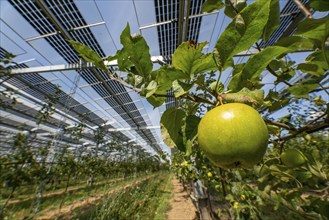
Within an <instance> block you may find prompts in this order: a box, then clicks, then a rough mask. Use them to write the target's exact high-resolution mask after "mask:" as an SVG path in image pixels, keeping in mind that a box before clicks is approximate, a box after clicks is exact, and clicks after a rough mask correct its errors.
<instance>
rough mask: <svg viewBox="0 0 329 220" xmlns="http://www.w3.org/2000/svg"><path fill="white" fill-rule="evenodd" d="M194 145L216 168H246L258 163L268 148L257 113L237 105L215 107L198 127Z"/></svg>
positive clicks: (239, 104)
mask: <svg viewBox="0 0 329 220" xmlns="http://www.w3.org/2000/svg"><path fill="white" fill-rule="evenodd" d="M198 142H199V146H200V148H201V149H202V150H203V152H204V153H205V155H206V156H207V158H208V159H209V160H210V161H211V162H212V163H213V164H215V165H216V166H218V167H221V168H224V169H230V168H238V167H242V168H250V167H252V166H253V165H255V164H257V163H258V162H260V161H261V160H262V158H263V156H264V154H265V152H266V149H267V144H268V130H267V126H266V124H265V122H264V121H263V119H262V117H261V116H260V115H259V113H258V112H257V111H256V110H255V109H253V108H252V107H250V106H248V105H246V104H241V103H230V104H224V105H221V106H219V107H216V108H214V109H212V110H210V111H209V112H207V113H206V114H205V116H204V117H203V118H202V119H201V121H200V123H199V126H198Z"/></svg>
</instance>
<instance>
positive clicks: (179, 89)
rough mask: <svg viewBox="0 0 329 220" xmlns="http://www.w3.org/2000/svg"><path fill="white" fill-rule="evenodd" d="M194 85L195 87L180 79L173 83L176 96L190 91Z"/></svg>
mask: <svg viewBox="0 0 329 220" xmlns="http://www.w3.org/2000/svg"><path fill="white" fill-rule="evenodd" d="M192 87H193V84H187V83H183V82H181V81H179V80H175V81H174V82H173V83H172V88H173V90H174V95H175V97H176V98H178V97H179V96H182V95H184V94H186V93H188V92H189V91H190V89H191V88H192Z"/></svg>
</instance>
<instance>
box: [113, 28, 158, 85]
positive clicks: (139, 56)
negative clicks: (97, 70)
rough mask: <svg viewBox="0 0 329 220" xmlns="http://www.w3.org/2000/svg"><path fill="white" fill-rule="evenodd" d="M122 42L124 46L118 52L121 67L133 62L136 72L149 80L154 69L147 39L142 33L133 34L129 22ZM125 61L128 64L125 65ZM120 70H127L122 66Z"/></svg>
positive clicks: (121, 37) (121, 38)
mask: <svg viewBox="0 0 329 220" xmlns="http://www.w3.org/2000/svg"><path fill="white" fill-rule="evenodd" d="M120 42H121V44H122V45H123V48H122V49H121V50H120V52H119V53H118V54H117V56H118V65H119V68H120V67H125V68H127V67H131V65H132V64H133V65H134V67H135V69H136V74H138V75H140V76H142V77H143V78H144V80H145V81H148V79H149V75H150V73H151V71H152V69H153V63H152V61H151V55H150V52H149V51H150V48H149V46H148V45H147V43H146V41H145V39H144V38H143V37H142V36H141V35H134V36H131V35H130V26H129V24H127V26H126V28H125V29H124V30H123V31H122V33H121V35H120ZM123 63H126V64H125V65H123ZM127 64H128V65H127ZM120 70H122V71H127V70H126V69H122V68H120Z"/></svg>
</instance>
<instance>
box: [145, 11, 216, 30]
mask: <svg viewBox="0 0 329 220" xmlns="http://www.w3.org/2000/svg"><path fill="white" fill-rule="evenodd" d="M218 13H219V11H213V12H210V13H202V14H196V15H191V16H186V17H184V20H187V19H190V18H197V17H203V16H208V15H213V14H218ZM175 22H178V20H177V19H171V20H168V21H162V22H158V23H155V24H148V25H144V26H142V27H139V30H144V29H148V28H152V27H157V26H161V25H165V24H169V23H175Z"/></svg>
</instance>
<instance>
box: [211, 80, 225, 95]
mask: <svg viewBox="0 0 329 220" xmlns="http://www.w3.org/2000/svg"><path fill="white" fill-rule="evenodd" d="M210 88H211V90H213V91H216V92H217V94H220V93H222V92H224V84H223V83H222V82H217V81H215V82H212V83H211V84H210Z"/></svg>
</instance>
